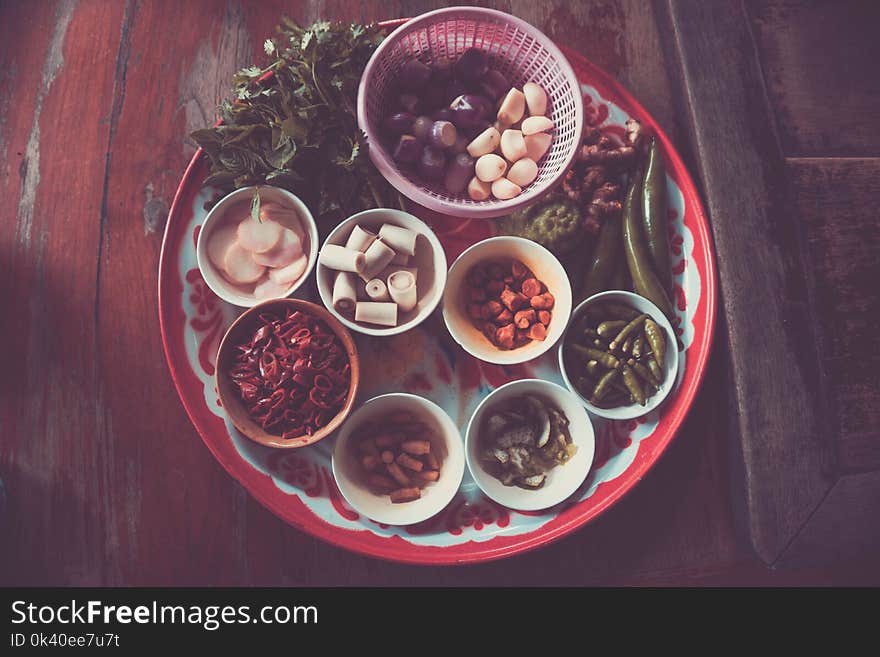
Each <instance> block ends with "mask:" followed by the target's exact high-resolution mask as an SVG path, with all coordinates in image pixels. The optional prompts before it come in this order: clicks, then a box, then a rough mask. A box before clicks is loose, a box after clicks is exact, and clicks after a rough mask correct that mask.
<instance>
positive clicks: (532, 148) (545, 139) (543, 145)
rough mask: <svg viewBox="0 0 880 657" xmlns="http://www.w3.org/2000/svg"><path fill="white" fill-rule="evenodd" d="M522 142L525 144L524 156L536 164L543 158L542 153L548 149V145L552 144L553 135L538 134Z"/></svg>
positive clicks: (525, 138)
mask: <svg viewBox="0 0 880 657" xmlns="http://www.w3.org/2000/svg"><path fill="white" fill-rule="evenodd" d="M523 141H525V143H526V155H527V156H528V157H529V158H531V159H533V160H534V161H535V162H538V161H539V160H540V159H541V158H542V157H544V153H546V152H547V151H548V150H549V149H550V144H551V143H552V142H553V135H548V134H547V133H546V132H538V133H536V134H534V135H529V136H528V137H524V138H523Z"/></svg>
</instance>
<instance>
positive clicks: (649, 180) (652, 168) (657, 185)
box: [642, 139, 672, 296]
mask: <svg viewBox="0 0 880 657" xmlns="http://www.w3.org/2000/svg"><path fill="white" fill-rule="evenodd" d="M668 223H669V221H668V219H667V217H666V167H665V166H664V165H663V156H662V155H661V154H660V151H659V146H658V144H657V140H656V139H651V146H650V149H649V150H648V165H647V168H646V169H645V184H644V188H643V190H642V225H643V226H644V228H645V238H646V241H647V246H648V251H649V253H650V254H651V261H652V262H653V263H654V271H655V272H657V278H658V279H659V281H660V283H661V284H662V285H663V287H664V288H665V289H666V293H667V294H668V295H670V296H671V295H672V263H671V261H670V259H669V231H668Z"/></svg>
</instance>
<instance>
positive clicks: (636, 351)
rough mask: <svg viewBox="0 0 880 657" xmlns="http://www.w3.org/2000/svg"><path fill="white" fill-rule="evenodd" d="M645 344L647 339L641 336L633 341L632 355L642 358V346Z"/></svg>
mask: <svg viewBox="0 0 880 657" xmlns="http://www.w3.org/2000/svg"><path fill="white" fill-rule="evenodd" d="M644 344H645V338H644V337H643V336H641V335H638V336H636V339H635V340H633V346H632V355H633V356H635V357H636V358H641V357H642V345H644Z"/></svg>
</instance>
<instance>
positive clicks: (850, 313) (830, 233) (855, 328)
mask: <svg viewBox="0 0 880 657" xmlns="http://www.w3.org/2000/svg"><path fill="white" fill-rule="evenodd" d="M786 169H787V173H788V179H789V184H790V185H791V189H792V198H793V199H794V209H795V212H796V215H797V216H798V217H799V219H800V220H801V221H802V222H803V224H804V226H805V228H806V232H807V239H808V246H809V253H810V261H811V268H812V270H813V272H814V280H815V286H816V288H815V289H816V294H815V300H816V311H817V314H818V317H819V322H820V326H821V330H822V335H823V340H822V357H823V360H824V361H825V363H826V369H827V371H828V378H829V385H830V389H829V392H830V395H831V399H832V401H833V404H834V407H835V408H834V413H833V417H834V429H835V434H836V436H837V440H838V453H839V467H840V468H841V470H842V471H844V472H849V471H865V470H874V469H880V386H878V385H877V378H878V375H877V373H878V372H880V335H878V333H877V318H878V317H880V295H878V294H877V291H876V289H875V285H876V281H877V280H880V260H878V258H877V254H878V253H880V237H878V233H877V210H876V208H877V205H878V203H880V159H823V158H811V159H792V160H788V162H787V166H786Z"/></svg>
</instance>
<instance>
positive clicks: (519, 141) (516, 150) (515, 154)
mask: <svg viewBox="0 0 880 657" xmlns="http://www.w3.org/2000/svg"><path fill="white" fill-rule="evenodd" d="M501 153H502V154H503V155H504V157H506V158H507V159H508V160H509V161H510V162H516V161H517V160H518V159H520V158H522V157H525V156H526V154H527V151H526V142H525V140H524V139H523V134H522V133H521V132H520V131H519V130H505V131H504V132H503V133H502V134H501ZM502 175H503V174H502Z"/></svg>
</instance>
